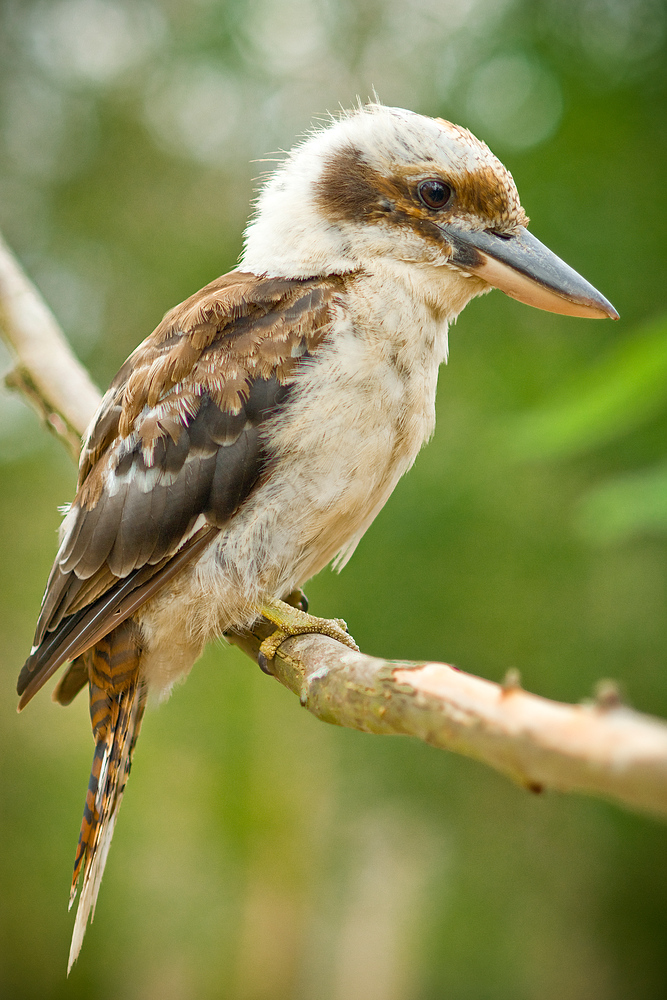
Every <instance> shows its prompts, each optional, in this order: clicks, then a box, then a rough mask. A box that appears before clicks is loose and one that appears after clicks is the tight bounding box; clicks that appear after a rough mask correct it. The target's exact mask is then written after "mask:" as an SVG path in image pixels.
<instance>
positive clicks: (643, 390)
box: [508, 317, 667, 458]
mask: <svg viewBox="0 0 667 1000" xmlns="http://www.w3.org/2000/svg"><path fill="white" fill-rule="evenodd" d="M666 406H667V318H665V317H661V318H660V319H659V320H657V321H654V322H652V323H651V324H650V325H649V326H647V327H646V328H645V329H643V330H642V331H641V332H640V333H638V334H636V335H635V336H634V337H632V338H631V339H627V340H624V341H623V342H622V343H620V344H617V345H616V346H615V347H614V348H612V350H610V351H609V353H608V355H607V357H606V358H605V359H603V361H602V362H601V363H600V364H598V365H597V366H596V367H595V368H594V369H592V370H591V371H589V372H586V373H585V374H578V375H577V376H576V377H575V378H574V379H573V380H572V381H571V382H570V383H568V384H567V385H566V386H564V387H563V388H562V389H561V391H560V392H559V393H558V395H557V396H555V397H554V398H553V399H552V400H551V402H549V403H547V404H546V405H545V406H543V407H540V408H539V409H536V410H533V411H532V412H530V413H528V414H525V415H523V416H522V417H521V418H520V419H519V420H517V421H516V422H515V423H513V424H512V425H511V426H510V428H509V433H508V438H509V440H510V441H511V449H512V451H513V452H514V453H515V454H516V455H517V456H518V457H520V458H554V457H559V458H560V457H565V456H571V455H577V454H580V453H582V452H585V451H589V450H591V449H592V448H596V447H599V446H600V445H603V444H606V443H607V442H609V441H613V440H614V439H615V438H618V437H621V436H622V435H624V434H627V433H628V432H629V431H631V430H633V429H634V428H635V427H637V426H639V425H641V424H642V423H644V422H645V421H647V420H649V419H650V418H651V417H653V416H654V415H655V414H656V413H659V412H660V411H661V410H662V409H663V408H664V407H666Z"/></svg>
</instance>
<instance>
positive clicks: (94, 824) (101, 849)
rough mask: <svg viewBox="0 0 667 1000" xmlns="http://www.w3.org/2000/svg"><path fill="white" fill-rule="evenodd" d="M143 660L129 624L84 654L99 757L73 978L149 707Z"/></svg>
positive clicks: (82, 857) (91, 789) (80, 869)
mask: <svg viewBox="0 0 667 1000" xmlns="http://www.w3.org/2000/svg"><path fill="white" fill-rule="evenodd" d="M140 655H141V654H140V649H139V647H138V645H137V643H136V641H135V639H134V635H133V631H132V627H131V625H126V624H123V625H120V626H119V627H118V628H117V629H114V631H113V632H111V633H109V635H107V636H106V637H105V638H104V639H103V640H101V641H100V642H99V643H98V644H97V645H96V646H94V647H93V648H92V649H91V650H89V651H88V652H87V653H86V654H85V657H86V662H87V666H88V675H89V689H90V716H91V721H92V725H93V734H94V736H95V753H94V756H93V766H92V769H91V773H90V781H89V783H88V791H87V793H86V802H85V806H84V810H83V819H82V821H81V832H80V834H79V843H78V846H77V851H76V858H75V861H74V874H73V877H72V889H71V893H70V902H69V905H70V908H71V906H72V904H73V902H74V899H75V897H76V892H77V886H78V883H79V880H80V878H81V877H82V883H81V895H80V897H79V905H78V907H77V912H76V919H75V922H74V932H73V935H72V945H71V948H70V954H69V963H68V967H67V971H68V973H69V971H70V969H71V968H72V965H73V964H74V962H75V961H76V959H77V957H78V955H79V951H80V950H81V944H82V942H83V937H84V934H85V932H86V926H87V924H88V918H89V917H90V919H91V920H92V919H93V917H94V915H95V904H96V901H97V894H98V892H99V888H100V883H101V881H102V875H103V874H104V867H105V865H106V860H107V856H108V853H109V847H110V846H111V838H112V836H113V831H114V827H115V825H116V819H117V817H118V810H119V808H120V804H121V801H122V798H123V792H124V790H125V785H126V783H127V778H128V775H129V773H130V766H131V763H132V755H133V752H134V747H135V744H136V741H137V737H138V735H139V729H140V726H141V720H142V717H143V713H144V708H145V705H146V690H145V684H144V682H143V680H142V678H141V676H140V670H139V661H140Z"/></svg>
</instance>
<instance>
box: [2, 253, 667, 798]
mask: <svg viewBox="0 0 667 1000" xmlns="http://www.w3.org/2000/svg"><path fill="white" fill-rule="evenodd" d="M0 317H1V322H0V325H1V326H2V334H3V336H4V338H5V340H7V342H8V343H9V345H10V347H11V348H12V350H13V352H14V354H15V356H16V357H17V359H18V368H17V370H16V371H15V372H14V373H12V375H11V376H10V379H9V382H10V384H11V385H13V386H14V387H15V388H17V389H18V390H19V391H20V392H22V393H23V394H24V396H26V397H27V398H28V399H29V401H30V402H32V403H33V405H37V407H38V409H39V410H40V412H41V413H42V414H43V415H45V416H46V418H47V422H48V423H49V426H50V427H51V429H52V430H54V431H55V432H56V433H57V434H58V436H59V437H60V438H61V440H62V441H63V443H65V444H66V446H67V447H68V448H69V449H70V451H72V449H73V445H74V444H75V443H76V442H77V440H78V437H79V436H80V435H82V434H83V432H84V430H85V427H86V424H87V423H88V421H89V419H90V417H91V416H92V414H93V412H94V410H95V408H96V406H97V403H98V402H99V398H100V397H99V393H98V392H97V390H96V389H95V387H94V386H93V384H92V382H91V381H90V379H89V377H88V375H87V372H86V371H85V369H84V368H83V367H82V365H81V364H80V363H79V362H78V361H77V359H76V358H75V357H74V355H73V353H72V352H71V350H70V348H69V346H68V344H67V342H66V340H65V338H64V336H63V334H62V332H61V331H60V329H59V327H58V325H57V323H56V321H55V319H54V317H53V316H52V314H51V313H50V311H49V310H48V308H47V307H46V305H45V304H44V302H43V301H42V299H41V297H40V295H39V293H38V292H37V290H36V289H35V288H34V287H33V286H32V285H31V283H30V282H29V281H28V279H27V278H26V277H25V275H24V274H23V272H22V271H21V269H20V268H19V267H18V265H17V263H16V261H15V260H14V259H13V257H12V256H11V254H10V253H9V251H8V250H7V248H6V247H5V246H4V244H2V242H1V241H0ZM58 421H62V424H60V423H59V422H58ZM269 631H270V626H268V625H267V624H266V623H260V624H259V625H258V626H257V627H256V628H255V629H254V630H253V632H252V633H244V634H242V635H230V636H229V637H228V638H229V639H230V641H231V642H234V643H235V644H236V645H237V646H239V647H240V648H241V649H242V650H243V651H244V652H246V653H247V654H248V655H249V656H250V657H252V659H254V660H255V661H257V654H258V650H259V645H260V642H261V641H262V638H264V637H265V636H266V635H267V634H268V632H269ZM271 671H272V673H273V675H274V676H275V677H276V679H277V680H279V681H280V683H281V684H283V685H284V686H285V687H287V688H288V689H289V690H290V691H293V692H294V693H295V694H297V695H298V696H299V698H300V700H301V704H302V705H304V706H305V707H306V708H307V709H308V710H309V711H310V712H312V713H313V714H314V715H316V716H317V717H318V718H320V719H323V720H324V721H326V722H332V723H335V724H337V725H341V726H348V727H350V728H353V729H360V730H362V731H364V732H369V733H383V734H395V735H396V734H401V735H408V736H415V737H417V738H418V739H421V740H424V741H425V742H426V743H431V744H432V745H433V746H437V747H440V748H442V749H445V750H452V751H454V752H455V753H461V754H464V755H466V756H468V757H473V758H475V759H477V760H479V761H482V762H483V763H485V764H488V765H489V766H490V767H492V768H494V769H495V770H497V771H499V772H501V773H502V774H505V775H507V776H508V777H510V778H512V779H513V780H514V781H517V782H518V783H519V784H521V785H523V786H524V787H526V788H529V789H531V790H532V791H541V790H542V789H555V790H558V791H563V792H583V793H586V794H589V795H597V796H601V797H603V798H607V799H611V800H613V801H615V802H618V803H622V804H623V805H626V806H630V807H631V808H635V809H640V810H643V811H646V812H649V813H653V814H654V815H657V816H663V817H667V725H666V724H665V723H663V722H661V721H660V720H658V719H653V718H650V717H649V716H645V715H641V714H640V713H638V712H634V711H632V710H630V709H629V708H627V707H625V706H623V705H622V704H621V703H620V701H619V699H618V698H617V696H616V695H615V693H614V690H613V688H609V687H607V688H606V689H600V691H599V693H598V696H597V698H596V700H595V701H594V702H592V703H591V704H583V705H565V704H561V703H559V702H554V701H549V700H547V699H546V698H541V697H538V696H537V695H533V694H530V693H528V692H527V691H524V690H523V689H522V688H521V687H520V685H519V683H518V680H517V678H515V677H508V679H507V681H506V682H505V684H504V685H498V684H493V683H491V682H490V681H486V680H483V679H482V678H479V677H474V676H472V675H471V674H466V673H464V672H463V671H460V670H457V669H456V668H454V667H451V666H449V665H448V664H445V663H401V662H391V661H387V660H380V659H376V658H374V657H370V656H365V655H364V654H363V653H356V652H353V651H352V650H350V649H348V648H347V647H346V646H343V645H342V644H341V643H338V642H336V641H335V640H334V639H329V638H327V637H325V636H321V635H305V636H299V637H297V638H293V639H288V640H286V641H285V642H284V643H283V644H282V645H281V647H280V648H279V650H278V653H277V655H276V657H275V660H274V661H273V662H272V665H271Z"/></svg>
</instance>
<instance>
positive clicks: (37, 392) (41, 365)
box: [0, 237, 100, 458]
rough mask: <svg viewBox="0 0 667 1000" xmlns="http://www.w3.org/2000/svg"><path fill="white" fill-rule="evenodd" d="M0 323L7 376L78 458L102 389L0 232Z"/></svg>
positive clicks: (12, 387) (8, 382)
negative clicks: (8, 360)
mask: <svg viewBox="0 0 667 1000" xmlns="http://www.w3.org/2000/svg"><path fill="white" fill-rule="evenodd" d="M0 328H1V329H2V337H3V340H4V341H5V343H6V344H7V346H8V347H9V349H10V352H11V354H12V356H13V357H14V359H15V362H16V367H15V368H14V369H13V370H12V371H11V372H10V373H9V375H7V376H6V377H5V384H6V385H7V386H8V387H9V388H10V389H17V390H18V391H19V392H20V393H22V395H23V396H24V398H25V399H27V401H28V402H29V403H30V404H31V406H32V407H33V408H34V409H35V410H36V411H37V413H38V414H39V416H40V417H41V418H42V420H43V421H44V423H45V424H46V426H47V427H48V429H49V430H50V431H51V432H52V433H54V434H55V435H56V436H57V437H59V438H60V440H61V441H62V442H63V444H64V445H65V447H66V448H67V450H68V451H69V452H70V454H71V455H72V456H73V457H74V458H78V455H79V446H80V444H81V440H80V436H81V435H82V434H83V432H84V430H85V429H86V427H87V425H88V422H89V420H90V418H91V416H92V415H93V413H94V412H95V410H96V409H97V405H98V403H99V401H100V393H99V391H98V389H97V388H96V387H95V386H94V385H93V382H92V381H91V378H90V375H89V374H88V372H87V371H86V369H85V368H84V367H83V365H81V364H80V363H79V362H78V361H77V359H76V358H75V357H74V355H73V354H72V351H71V349H70V346H69V344H68V343H67V340H66V339H65V336H64V334H63V332H62V331H61V329H60V327H59V326H58V322H57V320H56V318H55V316H54V315H53V313H52V312H51V310H50V309H49V307H48V306H47V305H46V303H45V302H44V299H43V298H42V297H41V295H40V294H39V293H38V292H37V290H36V288H35V287H34V285H33V284H32V283H31V282H30V281H29V279H28V278H27V277H26V275H25V273H24V272H23V270H22V269H21V267H20V265H19V264H18V262H17V261H16V258H15V257H14V256H13V255H12V253H11V251H10V250H9V248H8V247H7V245H6V244H5V242H4V241H3V239H2V237H0Z"/></svg>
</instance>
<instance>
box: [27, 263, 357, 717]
mask: <svg viewBox="0 0 667 1000" xmlns="http://www.w3.org/2000/svg"><path fill="white" fill-rule="evenodd" d="M340 283H341V279H339V278H336V277H329V278H311V279H303V280H289V279H283V278H258V277H256V276H255V275H252V274H247V273H242V272H233V273H231V274H228V275H225V276H224V277H222V278H218V279H217V281H214V282H212V283H211V284H210V285H207V286H206V288H203V289H202V290H201V291H200V292H198V293H197V294H196V295H193V296H192V297H191V298H189V299H187V300H186V301H185V302H183V303H182V304H181V305H180V306H177V307H176V308H175V309H173V310H171V312H169V313H168V314H167V315H166V316H165V318H164V320H163V321H162V323H161V324H160V325H159V326H158V327H157V329H156V330H155V331H154V332H153V333H152V334H151V335H150V337H148V338H147V339H146V340H145V341H144V342H143V343H142V344H141V345H140V346H139V347H138V348H137V350H136V351H135V352H134V353H133V354H132V355H131V356H130V358H129V359H128V360H127V361H126V362H125V364H124V365H123V367H122V368H121V370H120V372H119V373H118V375H117V376H116V378H115V379H114V381H113V382H112V384H111V387H110V389H109V391H108V392H107V393H106V395H105V397H104V399H103V401H102V405H101V407H100V410H99V412H98V414H97V416H96V418H95V419H94V421H93V423H92V425H91V428H90V430H89V433H88V436H87V438H86V441H85V443H84V448H83V452H82V456H81V462H80V467H79V483H78V490H77V495H76V497H75V500H74V503H73V504H72V507H71V510H70V511H69V513H68V515H67V517H66V519H65V522H64V525H63V528H64V534H63V538H62V542H61V545H60V549H59V551H58V555H57V556H56V560H55V563H54V566H53V569H52V571H51V575H50V577H49V581H48V584H47V588H46V593H45V595H44V600H43V602H42V610H41V614H40V616H39V620H38V623H37V631H36V634H35V645H34V647H33V650H32V652H31V655H30V656H29V657H28V659H27V661H26V663H25V665H24V667H23V669H22V670H21V674H20V676H19V681H18V685H17V690H18V693H19V694H20V695H21V696H22V697H21V700H20V702H19V708H23V706H24V705H25V704H27V702H28V701H29V700H30V698H31V697H32V696H33V695H34V694H35V692H36V691H38V690H39V688H40V687H41V686H42V685H43V684H44V682H45V681H46V680H47V679H48V677H50V676H51V675H52V674H53V673H54V671H55V670H57V669H58V667H59V666H60V665H61V664H62V663H64V662H65V661H66V660H73V659H75V657H77V656H79V655H80V654H81V653H82V652H84V651H85V650H86V649H88V648H89V647H90V646H91V645H93V643H95V642H97V641H98V640H99V639H100V638H101V637H103V636H104V635H106V634H107V633H108V632H109V631H111V629H113V628H115V627H116V626H117V625H118V624H120V622H121V621H123V620H124V619H125V618H127V617H129V616H130V615H131V614H133V613H134V611H136V610H137V608H138V607H140V606H141V604H143V603H145V601H146V600H148V598H149V597H151V596H152V595H153V594H154V593H156V591H157V590H159V589H160V588H161V587H163V586H164V585H165V583H166V582H167V581H168V580H169V579H171V577H173V576H174V575H175V573H177V572H180V570H181V569H182V568H183V567H184V566H185V565H186V564H187V563H188V562H189V561H191V560H192V559H194V558H195V557H196V556H197V555H198V554H199V553H201V552H202V551H203V549H204V548H205V547H206V546H207V545H209V544H210V543H211V541H212V540H213V538H214V537H215V535H216V534H217V532H218V531H219V530H220V529H221V528H224V526H225V525H226V524H227V522H228V521H229V519H230V518H231V517H232V515H233V514H234V512H235V511H236V510H238V508H239V507H240V505H241V504H242V503H243V502H244V500H246V499H247V497H248V496H249V495H250V493H251V492H252V490H253V487H254V486H255V485H256V483H257V482H258V480H259V479H260V477H261V476H262V473H263V471H264V469H265V465H266V455H265V452H264V446H263V443H262V437H261V425H262V423H263V421H264V420H265V419H266V418H267V417H268V416H269V415H270V414H271V413H273V412H274V411H275V410H276V408H277V407H279V406H281V405H286V402H287V397H288V393H289V385H290V383H291V382H292V381H293V380H294V379H295V378H296V377H297V376H298V371H299V368H300V366H301V365H302V359H303V358H304V357H305V356H307V355H308V354H311V353H312V352H313V351H316V350H317V347H318V345H319V344H320V343H321V341H322V339H323V337H324V336H325V335H326V332H327V330H328V327H329V323H330V313H331V302H332V298H333V297H334V295H335V294H336V292H337V291H339V289H340ZM69 693H71V692H69Z"/></svg>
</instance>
